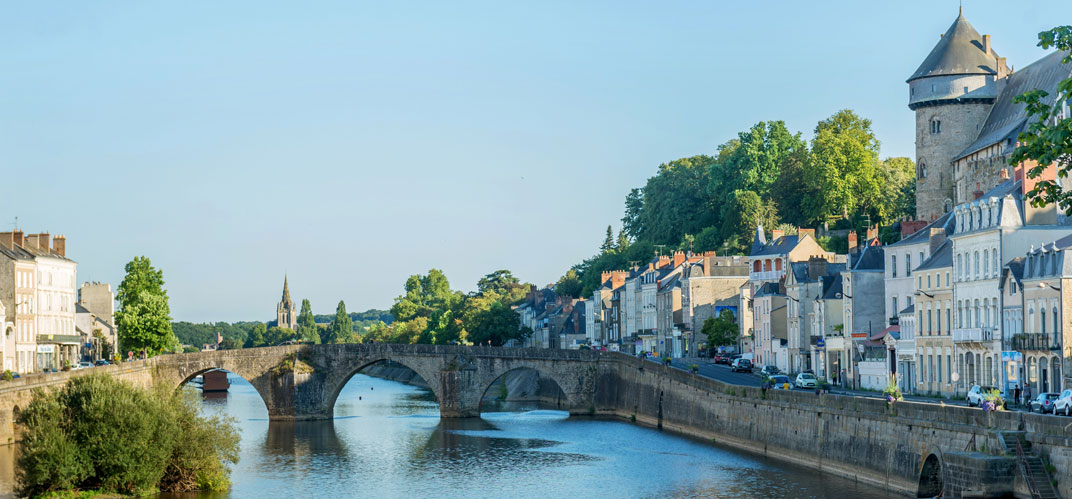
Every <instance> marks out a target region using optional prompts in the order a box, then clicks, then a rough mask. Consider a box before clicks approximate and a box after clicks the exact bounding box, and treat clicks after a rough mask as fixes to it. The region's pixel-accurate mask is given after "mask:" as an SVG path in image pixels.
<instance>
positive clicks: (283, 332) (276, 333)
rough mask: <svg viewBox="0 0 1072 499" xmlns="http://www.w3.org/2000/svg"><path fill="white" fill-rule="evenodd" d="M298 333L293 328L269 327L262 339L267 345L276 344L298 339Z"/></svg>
mask: <svg viewBox="0 0 1072 499" xmlns="http://www.w3.org/2000/svg"><path fill="white" fill-rule="evenodd" d="M298 338H299V336H298V333H297V332H296V331H294V330H293V329H290V328H286V327H278V326H274V327H270V328H268V331H267V332H265V333H264V341H265V343H267V344H268V346H270V347H271V346H278V345H280V344H281V343H283V342H287V341H292V340H296V339H298Z"/></svg>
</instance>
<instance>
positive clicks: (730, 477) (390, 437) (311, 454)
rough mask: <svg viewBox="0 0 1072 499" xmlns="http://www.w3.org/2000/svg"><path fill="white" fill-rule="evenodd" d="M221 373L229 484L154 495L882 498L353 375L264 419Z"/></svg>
mask: <svg viewBox="0 0 1072 499" xmlns="http://www.w3.org/2000/svg"><path fill="white" fill-rule="evenodd" d="M231 380H232V383H233V384H232V386H231V390H230V391H229V392H228V393H227V394H225V395H223V396H222V397H208V398H206V399H205V410H206V411H222V412H224V413H225V414H228V415H230V416H233V417H234V418H236V419H237V421H238V425H239V428H240V430H241V434H242V450H241V460H240V461H239V463H238V464H237V465H235V466H234V469H233V474H232V481H233V482H234V486H233V488H232V489H231V491H230V492H229V493H225V494H200V495H196V494H187V495H179V496H176V495H169V496H159V498H158V499H174V498H176V497H183V498H194V497H196V498H198V499H207V498H213V499H215V498H224V497H226V498H272V497H279V498H292V497H295V496H298V497H376V498H392V497H398V498H407V499H408V498H422V497H429V498H432V497H434V498H451V497H457V498H466V499H471V498H492V497H510V498H513V497H517V498H540V499H547V498H555V497H641V498H648V497H650V498H692V497H711V498H722V497H735V498H736V497H793V498H806V497H816V498H826V497H829V498H844V497H853V498H861V499H867V498H878V497H885V494H884V493H883V492H882V491H880V490H876V489H873V488H869V487H864V486H862V485H858V484H856V483H854V482H852V481H849V480H844V479H840V478H835V477H830V476H826V475H822V474H819V473H817V472H814V471H811V470H808V469H803V468H797V467H794V466H789V465H786V464H784V463H781V462H777V461H773V460H769V459H765V458H763V457H759V456H754V455H751V454H747V453H742V452H739V451H736V450H730V449H726V448H722V447H719V446H717V445H713V444H709V443H706V442H700V441H696V440H692V439H688V438H684V437H681V436H677V435H674V434H669V433H666V432H661V431H658V430H655V429H652V428H647V427H644V426H640V425H636V424H632V423H629V422H625V421H618V420H606V419H593V418H588V417H575V418H569V417H567V414H566V413H565V412H560V411H553V410H545V409H541V408H539V407H538V406H536V405H534V404H518V403H510V404H503V405H501V406H500V407H495V408H493V410H495V411H497V412H485V413H484V415H483V417H481V418H479V419H466V420H440V419H439V409H438V406H437V405H436V402H435V399H434V397H433V396H432V395H431V393H430V392H428V391H427V390H421V389H418V388H414V387H411V386H408V385H404V384H401V383H397V382H393V381H387V380H383V379H380V378H373V377H369V376H364V375H361V374H358V375H356V376H354V378H353V379H352V380H351V381H350V382H349V383H348V384H347V385H346V387H345V388H344V389H343V392H342V393H341V394H340V395H339V398H338V402H337V403H336V407H335V415H336V418H335V419H334V420H333V421H320V422H300V423H282V424H279V423H269V421H268V419H267V415H268V414H267V410H266V409H265V407H264V403H263V402H262V401H261V399H260V397H259V396H258V395H257V392H256V391H255V390H254V389H253V387H252V386H251V385H249V384H248V383H246V382H245V381H244V380H242V379H241V378H238V377H236V376H233V375H232V376H231ZM485 410H486V411H487V409H485ZM13 452H14V451H13V449H12V447H11V446H4V447H0V483H2V482H7V481H8V480H9V479H10V477H11V476H12V475H13V470H12V464H11V463H12V454H13ZM6 488H7V489H8V490H0V495H3V494H2V493H3V492H7V491H9V490H10V484H9V483H8V484H7V485H6Z"/></svg>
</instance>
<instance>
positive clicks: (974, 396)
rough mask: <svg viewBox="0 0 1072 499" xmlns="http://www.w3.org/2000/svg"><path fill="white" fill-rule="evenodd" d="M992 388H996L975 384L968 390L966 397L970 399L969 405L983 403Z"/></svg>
mask: <svg viewBox="0 0 1072 499" xmlns="http://www.w3.org/2000/svg"><path fill="white" fill-rule="evenodd" d="M992 390H994V387H992V386H979V385H973V386H972V387H971V389H970V390H968V395H967V396H966V397H965V398H966V399H967V400H968V405H969V406H971V407H979V406H981V405H983V397H984V396H986V394H988V393H990V392H991V391H992Z"/></svg>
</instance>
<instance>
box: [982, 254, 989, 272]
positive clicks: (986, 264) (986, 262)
mask: <svg viewBox="0 0 1072 499" xmlns="http://www.w3.org/2000/svg"><path fill="white" fill-rule="evenodd" d="M988 253H989V251H988V250H983V277H990V259H989V258H987V255H988Z"/></svg>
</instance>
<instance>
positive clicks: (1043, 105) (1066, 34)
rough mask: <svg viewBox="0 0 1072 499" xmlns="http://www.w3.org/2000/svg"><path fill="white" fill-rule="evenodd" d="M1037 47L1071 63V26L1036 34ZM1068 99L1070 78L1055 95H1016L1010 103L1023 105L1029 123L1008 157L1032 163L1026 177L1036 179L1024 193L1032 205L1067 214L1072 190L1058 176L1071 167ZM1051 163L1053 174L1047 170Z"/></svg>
mask: <svg viewBox="0 0 1072 499" xmlns="http://www.w3.org/2000/svg"><path fill="white" fill-rule="evenodd" d="M1038 46H1039V47H1042V48H1044V49H1049V48H1051V47H1056V48H1057V50H1058V51H1060V52H1063V53H1064V57H1062V58H1061V62H1062V63H1063V64H1069V63H1072V53H1070V52H1069V51H1072V26H1058V27H1056V28H1053V29H1051V30H1049V31H1043V32H1041V33H1039V43H1038ZM1070 98H1072V78H1065V79H1064V80H1061V82H1059V83H1058V84H1057V94H1056V95H1054V96H1050V94H1049V92H1047V91H1045V90H1043V89H1035V90H1032V91H1029V92H1026V93H1024V94H1023V95H1018V96H1017V97H1016V98H1015V99H1014V100H1013V102H1016V103H1022V104H1024V107H1025V110H1026V111H1027V115H1028V119H1027V122H1028V123H1029V125H1028V127H1027V130H1025V131H1023V132H1021V133H1020V135H1019V137H1018V138H1017V139H1018V140H1019V141H1020V146H1019V147H1017V148H1016V150H1015V151H1013V153H1012V156H1011V157H1010V159H1009V164H1011V165H1013V166H1016V165H1019V164H1021V163H1025V162H1033V163H1034V166H1032V167H1031V168H1030V169H1029V170H1028V171H1027V176H1028V178H1031V179H1035V180H1036V181H1037V182H1036V183H1035V186H1034V187H1032V188H1031V190H1030V191H1028V193H1027V196H1028V197H1029V198H1030V199H1031V205H1032V206H1036V207H1042V206H1046V205H1048V204H1052V203H1055V204H1057V206H1058V208H1059V209H1061V210H1063V211H1064V212H1065V214H1066V215H1072V192H1066V191H1064V190H1062V189H1061V185H1060V183H1059V182H1058V180H1057V179H1058V177H1060V178H1065V177H1067V176H1068V174H1069V171H1070V170H1072V159H1070V158H1072V119H1070V117H1069V116H1066V115H1065V113H1064V109H1065V107H1066V106H1068V105H1069V104H1070ZM1051 166H1053V169H1054V170H1056V175H1051V174H1048V173H1047V170H1049V169H1050V167H1051Z"/></svg>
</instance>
